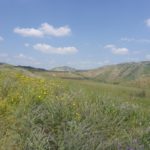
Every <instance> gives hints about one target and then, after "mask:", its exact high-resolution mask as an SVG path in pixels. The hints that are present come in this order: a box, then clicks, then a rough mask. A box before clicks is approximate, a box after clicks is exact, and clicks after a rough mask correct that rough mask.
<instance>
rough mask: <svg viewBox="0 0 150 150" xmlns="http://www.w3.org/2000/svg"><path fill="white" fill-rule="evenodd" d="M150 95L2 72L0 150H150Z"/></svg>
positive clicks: (110, 87) (81, 82)
mask: <svg viewBox="0 0 150 150" xmlns="http://www.w3.org/2000/svg"><path fill="white" fill-rule="evenodd" d="M149 114H150V95H149V90H147V89H140V88H133V87H125V86H121V85H111V84H103V83H98V82H96V81H88V80H84V81H82V80H81V81H78V80H63V79H57V78H48V76H47V75H46V76H42V75H41V76H40V75H36V74H33V73H30V72H24V71H20V70H19V69H16V70H15V69H5V70H4V69H3V70H0V150H103V149H104V150H105V149H106V150H109V149H111V150H116V149H118V150H124V149H136V150H143V149H144V150H149V149H150V115H149Z"/></svg>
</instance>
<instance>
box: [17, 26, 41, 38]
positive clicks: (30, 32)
mask: <svg viewBox="0 0 150 150" xmlns="http://www.w3.org/2000/svg"><path fill="white" fill-rule="evenodd" d="M14 32H15V33H17V34H19V35H21V36H24V37H43V32H42V31H40V30H38V29H34V28H20V27H17V28H15V29H14Z"/></svg>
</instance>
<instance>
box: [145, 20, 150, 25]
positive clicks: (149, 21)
mask: <svg viewBox="0 0 150 150" xmlns="http://www.w3.org/2000/svg"><path fill="white" fill-rule="evenodd" d="M145 24H146V25H147V26H148V27H150V18H148V19H147V20H145Z"/></svg>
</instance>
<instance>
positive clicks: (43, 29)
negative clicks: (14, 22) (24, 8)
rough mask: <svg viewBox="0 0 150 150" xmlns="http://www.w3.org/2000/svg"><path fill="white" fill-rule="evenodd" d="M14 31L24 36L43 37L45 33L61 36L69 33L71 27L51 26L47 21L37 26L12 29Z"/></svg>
mask: <svg viewBox="0 0 150 150" xmlns="http://www.w3.org/2000/svg"><path fill="white" fill-rule="evenodd" d="M14 32H15V33H17V34H19V35H21V36H24V37H44V36H46V35H49V36H55V37H62V36H67V35H69V34H70V33H71V29H70V28H69V27H68V26H62V27H58V28H56V27H53V26H52V25H50V24H48V23H43V24H41V26H40V27H39V28H20V27H17V28H15V29H14Z"/></svg>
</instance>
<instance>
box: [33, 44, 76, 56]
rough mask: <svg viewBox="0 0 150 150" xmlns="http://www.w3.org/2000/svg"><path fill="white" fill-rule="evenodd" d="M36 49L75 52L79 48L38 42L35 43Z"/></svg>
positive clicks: (63, 52) (50, 51) (45, 51)
mask: <svg viewBox="0 0 150 150" xmlns="http://www.w3.org/2000/svg"><path fill="white" fill-rule="evenodd" d="M33 48H34V49H35V50H38V51H40V52H43V53H47V54H50V53H53V54H74V53H76V52H78V50H77V48H75V47H53V46H51V45H49V44H44V43H38V44H36V45H33Z"/></svg>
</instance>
